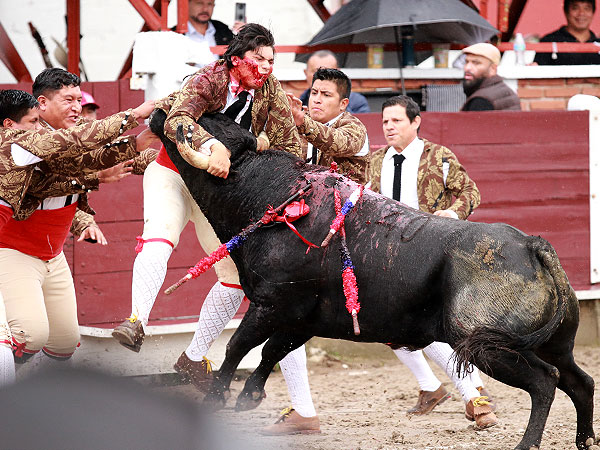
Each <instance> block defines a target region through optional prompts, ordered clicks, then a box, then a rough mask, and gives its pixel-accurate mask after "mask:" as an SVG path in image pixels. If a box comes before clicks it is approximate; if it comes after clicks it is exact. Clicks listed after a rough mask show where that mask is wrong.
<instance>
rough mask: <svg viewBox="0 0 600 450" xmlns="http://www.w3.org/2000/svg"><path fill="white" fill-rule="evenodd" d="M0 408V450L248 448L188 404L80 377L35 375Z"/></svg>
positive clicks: (76, 373)
mask: <svg viewBox="0 0 600 450" xmlns="http://www.w3.org/2000/svg"><path fill="white" fill-rule="evenodd" d="M0 404H1V405H2V408H1V412H0V447H1V448H3V449H11V450H18V449H28V450H32V449H44V450H55V449H56V450H59V449H60V450H64V449H78V450H96V449H98V450H106V449H127V450H138V449H139V450H168V449H177V450H187V449H190V450H191V449H202V450H204V449H206V450H215V449H221V450H229V449H236V448H237V449H242V448H248V447H249V446H248V445H247V443H245V444H244V445H242V441H241V439H237V440H236V439H235V438H232V434H231V432H226V431H225V427H223V426H222V425H221V424H215V423H213V422H214V420H213V419H212V418H211V417H209V416H208V415H207V414H205V413H203V412H202V411H201V410H200V408H199V405H198V404H197V403H195V402H193V401H189V400H187V399H184V398H179V397H172V396H168V395H166V394H164V393H160V392H156V391H155V390H153V389H151V388H149V387H146V386H143V385H140V384H139V383H137V382H134V381H131V380H128V379H125V378H115V377H111V376H108V375H104V374H101V373H97V372H92V371H87V370H82V369H69V370H56V371H47V372H40V373H39V374H36V375H33V376H31V377H29V378H27V379H26V380H24V381H23V382H20V383H17V384H15V385H12V386H10V387H8V388H5V389H2V390H0ZM246 438H248V436H246Z"/></svg>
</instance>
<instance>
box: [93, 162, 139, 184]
mask: <svg viewBox="0 0 600 450" xmlns="http://www.w3.org/2000/svg"><path fill="white" fill-rule="evenodd" d="M132 166H133V159H130V160H129V161H124V162H122V163H119V164H117V165H116V166H112V167H109V168H108V169H104V170H100V171H99V172H97V173H98V181H99V182H100V183H115V182H117V181H120V180H122V179H123V178H125V177H128V176H129V175H131V172H132V171H133V167H132Z"/></svg>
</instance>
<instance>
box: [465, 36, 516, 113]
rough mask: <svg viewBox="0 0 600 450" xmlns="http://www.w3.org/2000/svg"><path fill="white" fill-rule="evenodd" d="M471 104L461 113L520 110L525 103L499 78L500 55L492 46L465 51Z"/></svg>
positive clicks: (468, 95) (469, 48)
mask: <svg viewBox="0 0 600 450" xmlns="http://www.w3.org/2000/svg"><path fill="white" fill-rule="evenodd" d="M463 53H464V55H465V66H464V68H463V69H464V72H465V78H464V80H463V89H464V91H465V94H466V96H467V100H466V101H465V104H464V105H463V107H462V109H461V111H490V110H520V109H521V101H520V100H519V97H518V96H517V94H515V92H514V91H513V90H512V89H511V88H509V87H508V86H507V85H506V83H504V81H503V80H502V77H500V76H498V74H497V72H498V64H500V51H499V50H498V48H496V47H495V46H493V45H492V44H487V43H483V42H482V43H479V44H474V45H471V46H470V47H467V48H465V49H464V50H463Z"/></svg>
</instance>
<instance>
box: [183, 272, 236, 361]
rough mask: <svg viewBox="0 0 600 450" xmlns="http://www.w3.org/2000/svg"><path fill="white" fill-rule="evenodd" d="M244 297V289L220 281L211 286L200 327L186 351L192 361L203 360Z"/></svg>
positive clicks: (201, 316)
mask: <svg viewBox="0 0 600 450" xmlns="http://www.w3.org/2000/svg"><path fill="white" fill-rule="evenodd" d="M243 299H244V291H243V290H241V289H238V288H233V287H227V286H223V285H222V284H221V283H219V282H218V281H217V282H216V283H215V285H214V286H213V287H212V288H211V290H210V291H209V293H208V295H207V296H206V299H205V300H204V303H203V304H202V309H201V310H200V318H199V319H198V327H197V328H196V332H195V333H194V337H193V338H192V342H190V345H189V346H188V348H187V349H186V350H185V353H186V354H187V355H188V357H189V358H190V359H191V360H192V361H201V360H202V358H203V357H204V356H206V353H208V349H209V348H210V346H211V345H212V343H213V342H214V341H215V339H217V338H218V337H219V335H220V334H221V332H222V331H223V330H224V329H225V325H227V323H228V322H229V321H230V320H231V319H232V318H233V316H235V313H236V312H237V310H238V309H239V307H240V304H241V303H242V300H243Z"/></svg>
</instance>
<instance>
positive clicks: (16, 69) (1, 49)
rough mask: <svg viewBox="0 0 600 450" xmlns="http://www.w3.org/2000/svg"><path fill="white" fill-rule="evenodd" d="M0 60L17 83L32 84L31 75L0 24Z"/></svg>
mask: <svg viewBox="0 0 600 450" xmlns="http://www.w3.org/2000/svg"><path fill="white" fill-rule="evenodd" d="M0 60H1V61H2V62H3V63H4V65H5V66H6V68H7V69H8V70H9V71H10V73H11V74H12V76H13V77H15V78H16V79H17V81H22V82H23V81H28V82H32V81H33V80H32V79H31V74H30V73H29V70H27V66H26V65H25V63H24V62H23V60H22V59H21V56H20V55H19V52H17V49H16V48H15V46H14V45H13V43H12V41H11V40H10V37H8V33H7V32H6V30H5V29H4V27H3V26H2V24H1V23H0Z"/></svg>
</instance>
